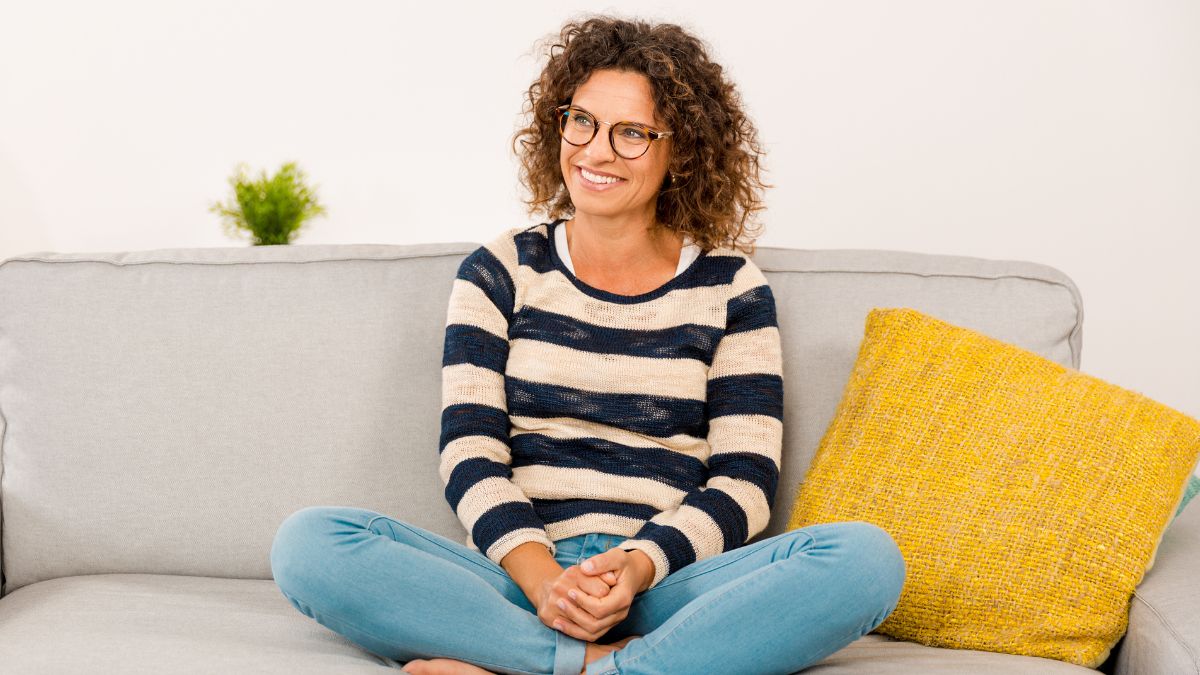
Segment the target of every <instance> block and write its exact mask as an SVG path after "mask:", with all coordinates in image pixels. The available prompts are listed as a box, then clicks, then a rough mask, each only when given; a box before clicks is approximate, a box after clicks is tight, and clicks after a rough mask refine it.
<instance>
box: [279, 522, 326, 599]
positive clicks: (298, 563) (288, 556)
mask: <svg viewBox="0 0 1200 675" xmlns="http://www.w3.org/2000/svg"><path fill="white" fill-rule="evenodd" d="M341 511H342V510H341V509H339V508H338V507H331V506H308V507H305V508H302V509H300V510H299V511H296V512H294V513H292V514H291V515H289V516H288V517H287V518H284V520H283V522H282V523H280V525H279V529H278V530H276V531H275V539H274V540H273V541H272V542H271V554H270V560H271V576H272V577H273V578H274V579H275V584H276V585H277V586H279V588H280V589H281V590H284V591H285V592H286V593H288V594H290V595H302V594H304V593H303V585H304V583H305V581H304V580H305V579H306V578H307V577H309V576H310V575H309V574H308V573H307V572H308V571H311V570H309V569H308V568H310V567H311V566H313V565H320V564H321V561H320V560H319V556H318V555H317V554H319V553H320V552H321V550H322V548H323V547H322V545H321V540H322V539H324V538H325V537H326V535H327V534H328V533H329V531H330V527H329V526H330V523H331V522H332V520H333V517H334V516H335V515H336V514H338V513H341Z"/></svg>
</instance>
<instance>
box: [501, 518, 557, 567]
mask: <svg viewBox="0 0 1200 675" xmlns="http://www.w3.org/2000/svg"><path fill="white" fill-rule="evenodd" d="M531 541H536V542H537V543H539V544H541V545H543V546H545V547H546V548H548V549H550V555H551V556H553V555H554V542H552V541H550V537H549V536H547V535H546V532H545V531H543V530H540V529H534V528H532V527H523V528H521V529H518V530H513V531H512V532H505V533H504V534H503V535H501V536H500V538H499V539H497V540H496V541H495V543H493V544H492V545H491V546H490V547H489V548H488V550H487V553H485V554H484V555H486V556H487V557H488V558H490V559H491V561H492V562H494V563H496V564H497V565H499V564H500V561H501V560H504V556H506V555H508V554H509V553H512V550H513V549H514V548H516V547H518V546H520V545H521V544H525V543H528V542H531Z"/></svg>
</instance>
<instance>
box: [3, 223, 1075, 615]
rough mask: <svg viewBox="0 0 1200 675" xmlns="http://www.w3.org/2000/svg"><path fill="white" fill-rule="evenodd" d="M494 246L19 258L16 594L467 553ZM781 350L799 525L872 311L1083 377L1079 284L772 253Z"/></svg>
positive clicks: (990, 264)
mask: <svg viewBox="0 0 1200 675" xmlns="http://www.w3.org/2000/svg"><path fill="white" fill-rule="evenodd" d="M476 246H477V245H475V244H467V243H455V244H428V245H414V246H394V245H381V244H380V245H348V244H347V245H292V246H259V247H249V248H204V249H167V250H155V251H138V252H124V253H31V254H26V255H21V256H16V257H13V258H10V259H8V260H6V261H4V262H3V263H0V528H2V529H0V542H2V546H0V553H2V555H0V561H2V568H0V569H2V570H3V574H4V577H5V579H6V583H5V586H4V592H5V593H7V592H11V591H13V590H15V589H17V588H20V587H22V586H25V585H28V584H31V583H34V582H37V581H41V580H45V579H52V578H57V577H63V576H71V575H78V574H106V573H160V574H182V575H195V576H217V577H233V578H258V579H268V578H270V576H271V570H270V565H269V560H268V553H269V551H270V546H271V542H272V539H273V537H274V534H275V530H276V528H277V527H278V526H279V524H280V523H281V522H282V521H283V519H284V518H285V517H287V516H288V515H289V514H290V513H292V512H293V511H295V510H297V509H300V508H303V507H305V506H312V505H345V506H359V507H362V508H369V509H374V510H377V511H380V512H382V513H386V514H388V515H392V516H394V517H398V518H401V519H404V520H407V521H409V522H412V523H414V524H417V525H420V526H421V527H425V528H427V529H429V530H432V531H434V532H437V533H439V534H442V535H445V536H448V537H451V538H453V539H455V540H459V541H462V540H464V539H465V532H464V530H463V529H462V527H461V526H460V525H459V523H458V521H457V519H456V518H455V517H454V515H453V513H452V512H451V510H450V508H449V506H448V505H447V504H446V502H445V499H444V497H443V496H442V484H441V481H440V479H439V478H438V475H437V470H436V469H437V457H436V455H437V447H438V434H439V420H440V414H441V384H440V383H441V360H442V339H443V331H444V327H445V320H446V303H447V301H448V299H449V295H450V288H451V285H452V281H453V279H454V275H455V272H456V270H457V268H458V264H459V262H461V260H462V259H463V258H464V257H465V256H466V255H467V254H468V253H470V252H471V251H473V250H474V249H475V248H476ZM755 261H756V262H757V264H758V265H759V267H761V268H762V269H763V270H764V272H765V273H766V276H767V279H768V281H769V283H770V284H771V287H772V290H773V292H774V295H775V298H776V303H777V311H778V317H779V327H780V331H781V333H782V341H783V350H784V354H783V356H784V392H785V398H786V401H785V410H784V428H785V431H784V459H783V467H784V468H783V476H782V478H781V481H780V487H779V490H778V494H777V496H776V507H775V509H774V511H773V517H772V520H771V524H770V526H769V527H768V529H767V531H766V532H765V533H764V534H763V535H762V536H767V535H770V534H776V533H778V532H781V531H782V530H783V529H784V528H785V526H786V522H787V519H788V516H789V507H790V505H791V503H792V498H793V496H794V493H795V486H796V485H797V484H798V482H799V481H800V478H801V477H802V476H803V475H804V471H805V469H806V468H807V466H808V463H809V461H810V460H811V458H812V455H813V452H814V450H815V448H816V446H817V442H818V441H819V440H820V437H821V435H822V433H823V432H824V430H825V427H826V426H827V425H828V423H829V420H830V419H831V418H832V417H833V413H834V410H835V408H836V406H837V403H838V400H839V398H840V396H841V393H842V390H843V388H844V385H845V382H846V378H847V376H848V375H849V373H850V370H851V367H852V365H853V363H854V357H855V355H856V353H857V349H858V344H859V342H860V340H861V339H862V326H863V321H864V319H865V317H866V314H867V312H868V311H870V309H871V308H873V307H876V306H908V307H913V308H916V309H919V310H922V311H926V312H929V313H934V314H937V315H938V316H941V317H944V318H945V320H947V321H952V322H954V323H957V324H959V325H962V326H966V327H970V328H974V329H976V330H979V331H982V332H986V333H987V334H989V335H993V336H995V337H997V338H998V339H1001V340H1006V341H1009V342H1012V343H1014V344H1017V345H1019V346H1022V347H1024V348H1026V349H1030V350H1032V351H1035V352H1037V353H1039V354H1041V355H1043V356H1046V357H1047V358H1050V359H1053V360H1055V361H1057V362H1059V363H1062V364H1064V365H1069V366H1072V367H1078V366H1079V347H1080V326H1081V321H1082V309H1081V304H1080V300H1079V294H1078V291H1077V290H1076V289H1075V287H1074V285H1073V284H1072V283H1071V281H1070V280H1069V279H1068V278H1067V277H1066V276H1064V275H1063V274H1062V273H1060V272H1057V271H1056V270H1054V269H1051V268H1048V267H1045V266H1042V265H1037V264H1033V263H1025V262H1005V261H989V260H980V259H973V258H964V257H954V256H934V255H923V254H915V253H900V252H881V251H800V250H788V249H778V248H766V247H760V248H759V249H758V251H757V253H756V254H755Z"/></svg>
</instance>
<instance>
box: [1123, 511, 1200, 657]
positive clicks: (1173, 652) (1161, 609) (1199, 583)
mask: <svg viewBox="0 0 1200 675" xmlns="http://www.w3.org/2000/svg"><path fill="white" fill-rule="evenodd" d="M1197 502H1200V497H1198V498H1197V500H1196V501H1194V502H1192V503H1189V504H1188V507H1187V508H1185V509H1184V510H1183V513H1181V514H1179V516H1178V517H1176V518H1175V520H1174V521H1173V522H1172V523H1171V524H1170V525H1169V526H1168V527H1167V531H1166V533H1165V534H1163V540H1162V543H1160V544H1159V547H1158V553H1157V556H1156V558H1155V561H1154V566H1153V567H1151V568H1150V571H1149V572H1147V573H1146V576H1145V578H1144V579H1142V583H1141V584H1139V585H1138V587H1137V589H1136V590H1135V591H1134V593H1133V602H1132V604H1131V605H1130V608H1129V630H1128V632H1126V633H1125V638H1124V640H1123V641H1122V644H1121V648H1120V652H1119V653H1118V654H1117V668H1116V675H1149V674H1151V673H1192V674H1193V675H1200V564H1198V563H1197V561H1200V504H1198V503H1197Z"/></svg>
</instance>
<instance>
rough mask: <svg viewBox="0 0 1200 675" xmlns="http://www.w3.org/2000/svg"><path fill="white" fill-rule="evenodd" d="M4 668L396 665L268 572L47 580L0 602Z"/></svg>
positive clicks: (372, 669) (360, 668) (0, 667)
mask: <svg viewBox="0 0 1200 675" xmlns="http://www.w3.org/2000/svg"><path fill="white" fill-rule="evenodd" d="M0 671H3V672H5V673H13V674H14V675H15V674H16V673H29V674H33V673H38V674H50V673H64V674H67V673H127V674H130V675H132V674H134V673H146V674H152V673H153V674H166V673H197V674H200V673H203V674H205V675H207V674H209V673H231V674H232V673H239V674H240V673H289V674H293V673H294V674H295V675H301V674H309V673H311V674H313V675H317V674H318V673H344V674H346V675H351V674H355V673H386V672H389V671H390V672H392V673H399V672H400V670H399V664H397V663H396V662H394V661H391V660H390V659H384V658H382V657H379V656H376V655H374V654H371V653H369V652H367V651H365V650H363V649H361V648H360V647H358V646H357V645H355V644H354V643H352V642H350V641H349V640H347V639H345V638H343V637H342V636H340V635H338V634H337V633H335V632H333V631H331V630H329V629H327V628H325V627H324V626H322V625H320V624H318V623H317V622H316V621H313V620H312V619H310V618H308V617H307V616H304V615H303V614H301V613H300V612H298V611H297V610H296V609H295V608H294V607H292V605H291V603H289V602H288V601H287V599H286V598H284V597H283V594H282V593H280V592H279V589H278V588H277V587H276V586H275V582H273V581H259V580H248V579H212V578H206V577H184V576H168V575H161V574H111V575H110V574H101V575H94V576H81V577H67V578H63V579H52V580H50V581H44V582H41V583H37V584H33V585H32V586H26V587H24V588H21V589H19V590H17V591H15V592H13V593H12V594H11V595H8V596H5V597H4V600H3V601H0Z"/></svg>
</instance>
